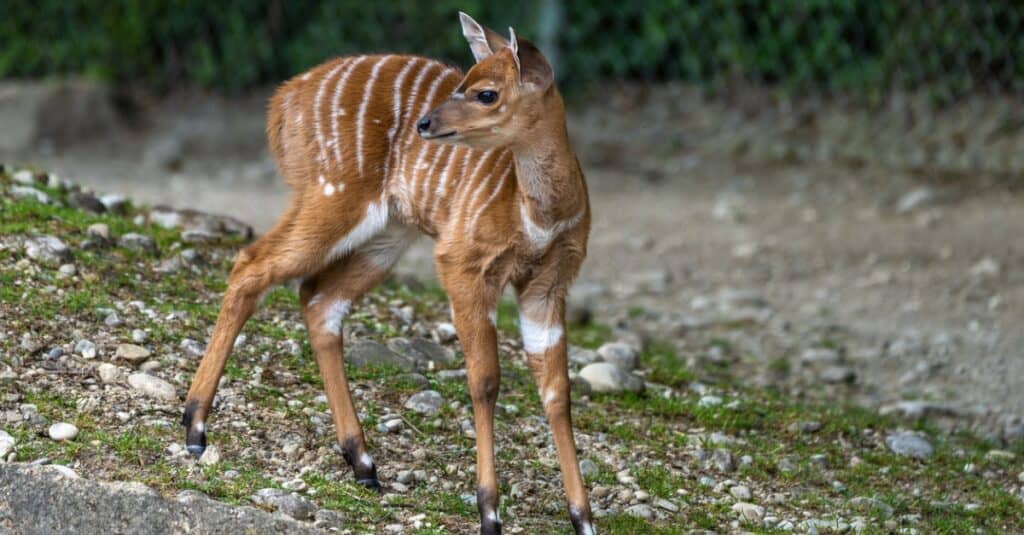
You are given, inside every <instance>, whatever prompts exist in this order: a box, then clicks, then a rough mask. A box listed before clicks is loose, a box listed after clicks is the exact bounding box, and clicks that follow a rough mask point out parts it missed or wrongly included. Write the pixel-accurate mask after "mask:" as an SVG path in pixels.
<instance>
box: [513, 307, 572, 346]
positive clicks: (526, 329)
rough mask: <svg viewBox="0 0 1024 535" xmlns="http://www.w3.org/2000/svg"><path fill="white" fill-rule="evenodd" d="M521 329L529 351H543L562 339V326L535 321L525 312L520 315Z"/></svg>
mask: <svg viewBox="0 0 1024 535" xmlns="http://www.w3.org/2000/svg"><path fill="white" fill-rule="evenodd" d="M519 330H520V331H521V332H522V335H523V348H524V349H526V352H527V353H534V354H536V353H543V352H545V351H547V350H548V349H551V348H552V347H554V346H555V345H556V344H558V342H560V341H561V340H562V327H561V326H559V325H543V324H540V323H534V322H533V321H531V320H530V318H527V317H526V316H525V315H523V314H520V315H519Z"/></svg>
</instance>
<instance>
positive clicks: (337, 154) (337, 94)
mask: <svg viewBox="0 0 1024 535" xmlns="http://www.w3.org/2000/svg"><path fill="white" fill-rule="evenodd" d="M367 59H369V56H359V57H358V58H356V59H355V60H354V61H352V63H351V64H349V66H348V68H347V69H345V72H344V73H342V74H341V77H339V78H338V85H336V86H334V98H333V99H331V135H332V136H334V137H333V138H331V143H330V144H331V145H332V146H333V147H334V159H335V160H336V161H337V162H338V164H339V165H340V164H341V147H340V143H338V117H340V116H342V115H345V110H344V109H342V108H339V107H338V106H339V104H340V102H341V93H342V92H343V91H344V90H345V84H347V83H348V79H349V77H350V76H352V71H354V70H355V69H356V67H358V66H359V65H360V64H361V63H362V62H364V61H366V60H367Z"/></svg>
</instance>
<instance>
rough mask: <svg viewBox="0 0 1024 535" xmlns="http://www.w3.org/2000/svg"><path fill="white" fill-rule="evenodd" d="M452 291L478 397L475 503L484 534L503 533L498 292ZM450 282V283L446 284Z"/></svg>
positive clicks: (472, 287) (466, 287)
mask: <svg viewBox="0 0 1024 535" xmlns="http://www.w3.org/2000/svg"><path fill="white" fill-rule="evenodd" d="M441 279H442V282H443V283H446V284H445V286H446V288H448V289H449V290H448V296H449V297H450V298H451V302H452V308H453V311H454V314H453V315H454V316H455V329H456V331H458V333H459V342H460V343H461V344H462V351H463V352H464V353H465V354H466V375H467V379H468V382H469V393H470V397H471V398H472V399H473V422H474V425H475V427H476V479H477V491H476V504H477V508H478V509H479V511H480V533H482V534H488V535H490V534H499V533H501V519H500V518H499V517H498V477H497V474H496V472H495V466H494V405H495V403H496V402H497V400H498V389H499V385H500V382H501V370H500V368H499V367H498V342H497V333H496V331H495V328H494V324H493V323H492V322H491V314H492V312H493V311H494V306H495V302H496V298H497V292H496V291H495V290H494V289H491V288H483V287H479V285H477V284H450V282H451V278H450V277H445V274H444V273H442V274H441ZM446 279H447V280H446Z"/></svg>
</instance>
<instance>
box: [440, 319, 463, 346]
mask: <svg viewBox="0 0 1024 535" xmlns="http://www.w3.org/2000/svg"><path fill="white" fill-rule="evenodd" d="M434 332H435V333H437V341H438V342H439V343H442V344H447V343H449V342H452V341H454V340H455V338H456V337H457V336H458V333H457V332H456V331H455V326H454V325H452V324H451V323H448V322H441V323H438V324H437V327H435V328H434Z"/></svg>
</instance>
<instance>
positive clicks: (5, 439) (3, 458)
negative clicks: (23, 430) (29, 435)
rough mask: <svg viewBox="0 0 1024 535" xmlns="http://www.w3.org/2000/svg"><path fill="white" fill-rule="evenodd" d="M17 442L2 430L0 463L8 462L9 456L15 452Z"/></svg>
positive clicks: (0, 433) (0, 432) (0, 431)
mask: <svg viewBox="0 0 1024 535" xmlns="http://www.w3.org/2000/svg"><path fill="white" fill-rule="evenodd" d="M14 445H15V440H14V437H13V436H11V435H10V434H9V433H8V432H7V431H3V430H0V463H3V462H7V456H8V455H10V454H11V452H12V451H14Z"/></svg>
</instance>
